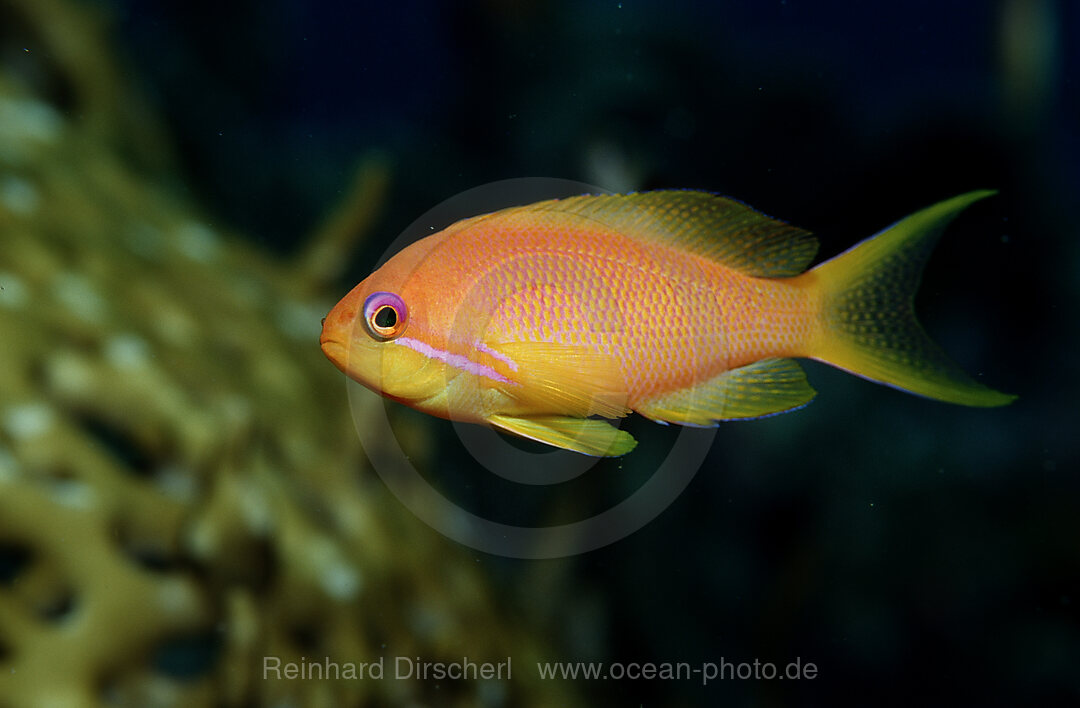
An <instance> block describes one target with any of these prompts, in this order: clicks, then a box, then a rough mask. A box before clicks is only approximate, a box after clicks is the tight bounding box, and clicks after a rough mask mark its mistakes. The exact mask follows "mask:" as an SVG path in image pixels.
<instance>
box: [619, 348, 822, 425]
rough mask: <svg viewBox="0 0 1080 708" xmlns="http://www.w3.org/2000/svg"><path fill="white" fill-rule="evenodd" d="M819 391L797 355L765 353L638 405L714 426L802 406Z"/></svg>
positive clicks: (672, 418)
mask: <svg viewBox="0 0 1080 708" xmlns="http://www.w3.org/2000/svg"><path fill="white" fill-rule="evenodd" d="M815 395H816V392H815V391H814V389H813V388H811V387H810V384H809V383H808V382H807V380H806V374H804V373H803V370H802V368H801V367H800V366H799V364H798V363H797V362H796V361H795V360H794V359H762V360H761V361H757V362H754V363H753V364H747V365H746V366H741V367H739V368H738V369H732V370H731V371H725V372H724V373H722V374H719V375H717V376H714V377H713V378H711V379H709V380H708V381H703V382H701V383H699V384H697V385H696V386H693V387H691V388H685V389H680V390H678V391H673V392H671V393H666V394H663V395H661V396H658V397H656V398H653V399H651V400H649V401H646V402H645V403H644V404H641V405H638V406H636V407H635V409H636V410H637V412H638V413H640V414H641V415H643V416H645V417H647V418H652V419H653V420H656V421H661V422H666V423H679V424H680V425H699V426H711V425H715V424H716V422H717V421H720V420H736V419H740V418H742V419H745V418H761V417H763V416H767V415H773V414H776V413H784V412H786V411H790V410H793V409H795V408H800V407H802V406H804V405H806V404H807V403H809V402H810V400H811V399H812V398H813V397H814V396H815Z"/></svg>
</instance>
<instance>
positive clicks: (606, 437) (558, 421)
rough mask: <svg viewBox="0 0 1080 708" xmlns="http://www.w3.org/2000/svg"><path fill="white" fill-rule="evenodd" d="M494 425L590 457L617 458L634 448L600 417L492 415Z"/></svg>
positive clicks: (629, 439)
mask: <svg viewBox="0 0 1080 708" xmlns="http://www.w3.org/2000/svg"><path fill="white" fill-rule="evenodd" d="M488 422H490V423H491V424H492V425H494V426H495V427H497V428H499V429H500V430H505V431H506V432H508V433H512V434H514V435H518V436H520V437H523V438H528V439H530V440H536V441H538V442H542V443H547V444H548V445H553V446H555V447H560V448H563V449H564V450H572V451H574V452H580V453H583V454H585V455H593V456H594V457H618V456H620V455H625V454H626V453H628V452H630V451H631V450H633V449H634V446H636V445H637V441H636V440H634V437H633V436H632V435H630V433H628V432H626V431H625V430H619V429H618V428H616V427H615V426H613V425H611V424H610V423H607V422H606V421H603V420H595V419H592V418H571V417H569V416H559V415H544V416H529V417H515V416H508V415H493V416H491V417H490V418H488Z"/></svg>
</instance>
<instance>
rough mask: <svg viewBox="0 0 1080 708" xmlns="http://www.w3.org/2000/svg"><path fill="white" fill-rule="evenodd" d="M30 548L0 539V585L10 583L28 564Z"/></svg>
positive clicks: (30, 556) (31, 556)
mask: <svg viewBox="0 0 1080 708" xmlns="http://www.w3.org/2000/svg"><path fill="white" fill-rule="evenodd" d="M32 558H33V555H32V554H31V553H30V549H29V548H27V547H25V546H22V545H18V544H14V543H7V542H4V541H0V585H11V584H12V583H14V582H15V580H16V578H18V577H19V575H20V574H21V573H22V572H23V570H25V569H26V566H28V565H29V564H30V561H31V559H32Z"/></svg>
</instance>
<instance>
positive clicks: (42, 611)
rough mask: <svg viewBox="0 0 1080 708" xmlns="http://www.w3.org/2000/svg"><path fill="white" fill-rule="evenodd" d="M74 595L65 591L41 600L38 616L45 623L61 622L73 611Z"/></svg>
mask: <svg viewBox="0 0 1080 708" xmlns="http://www.w3.org/2000/svg"><path fill="white" fill-rule="evenodd" d="M75 604H76V603H75V594H74V593H72V592H71V591H68V590H65V591H62V592H58V593H56V594H55V595H52V596H50V597H46V598H43V599H42V602H41V604H40V605H39V606H38V608H37V611H38V615H39V616H40V617H41V618H42V619H43V620H45V621H47V622H63V621H64V620H66V619H67V618H69V617H71V615H72V613H73V612H74V611H75Z"/></svg>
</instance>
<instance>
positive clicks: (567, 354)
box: [495, 342, 630, 418]
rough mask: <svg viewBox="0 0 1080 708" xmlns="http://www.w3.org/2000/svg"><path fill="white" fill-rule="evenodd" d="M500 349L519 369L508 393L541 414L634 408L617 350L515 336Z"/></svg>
mask: <svg viewBox="0 0 1080 708" xmlns="http://www.w3.org/2000/svg"><path fill="white" fill-rule="evenodd" d="M495 349H496V350H497V351H498V352H499V353H500V354H502V355H504V356H505V357H507V358H508V359H509V360H510V361H512V362H514V365H515V366H516V367H517V370H516V371H514V372H513V374H512V375H511V377H512V380H513V381H514V383H515V384H517V385H515V386H505V387H502V390H503V392H504V393H506V394H508V395H510V396H512V397H513V398H515V399H516V400H517V401H518V403H519V404H521V405H522V406H523V407H525V408H526V409H528V410H529V411H530V412H535V413H536V414H556V415H568V416H576V417H579V418H584V417H586V416H590V415H599V416H603V417H605V418H621V417H622V416H624V415H627V414H628V413H629V412H630V409H629V408H628V407H627V405H626V399H627V388H626V382H625V380H624V379H623V375H622V369H621V368H620V367H619V365H618V362H617V361H616V360H615V359H614V358H613V357H611V356H609V355H606V354H601V353H599V352H595V351H593V350H590V349H587V348H585V347H577V346H569V345H564V344H554V343H548V342H514V343H506V344H501V345H499V346H497V347H495Z"/></svg>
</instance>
